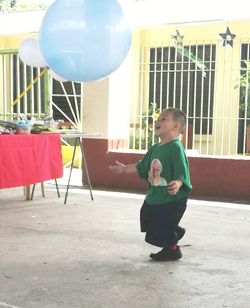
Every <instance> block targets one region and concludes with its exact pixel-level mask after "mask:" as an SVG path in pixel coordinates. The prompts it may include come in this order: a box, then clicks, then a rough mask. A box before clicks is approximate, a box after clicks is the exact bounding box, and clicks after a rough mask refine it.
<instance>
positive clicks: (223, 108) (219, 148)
mask: <svg viewBox="0 0 250 308" xmlns="http://www.w3.org/2000/svg"><path fill="white" fill-rule="evenodd" d="M235 45H236V44H235ZM237 45H240V46H241V50H240V51H239V50H237V49H235V47H233V48H232V47H229V48H228V47H222V46H221V44H220V41H217V40H216V41H209V42H198V41H197V42H193V41H192V42H190V44H188V43H185V45H183V46H182V45H177V46H173V43H172V42H169V44H164V45H163V44H161V43H156V44H154V46H151V45H148V46H137V61H136V65H135V66H134V67H135V68H136V73H137V79H136V82H135V83H136V85H137V92H136V93H135V95H134V96H135V100H134V101H133V102H132V108H131V121H130V122H131V123H130V149H133V150H147V149H148V148H149V147H150V146H151V145H152V144H153V143H155V142H156V141H157V138H156V137H155V133H154V120H155V119H156V117H157V116H158V114H159V112H160V111H161V110H163V109H164V108H168V107H172V106H173V107H177V108H180V109H182V110H183V111H184V112H185V113H186V114H187V123H186V129H185V131H184V133H183V135H182V141H183V143H184V145H185V148H186V149H187V150H190V151H193V152H194V153H197V154H202V155H203V154H204V155H238V154H244V155H245V154H248V153H250V142H249V141H248V138H247V137H248V134H249V128H247V127H248V124H250V121H249V120H250V117H249V116H250V103H249V101H250V90H249V89H250V78H249V77H250V45H249V43H248V42H245V41H242V42H240V44H237ZM239 54H240V57H239ZM239 58H240V60H238V59H239ZM244 81H245V83H244ZM246 81H247V82H246Z"/></svg>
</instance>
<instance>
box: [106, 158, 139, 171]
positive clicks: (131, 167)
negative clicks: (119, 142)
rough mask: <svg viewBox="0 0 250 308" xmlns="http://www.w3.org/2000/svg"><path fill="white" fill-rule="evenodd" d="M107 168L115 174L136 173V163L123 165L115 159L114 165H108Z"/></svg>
mask: <svg viewBox="0 0 250 308" xmlns="http://www.w3.org/2000/svg"><path fill="white" fill-rule="evenodd" d="M109 169H110V170H111V171H112V172H113V173H116V174H122V173H136V171H137V170H136V164H133V165H124V164H122V163H120V162H119V161H118V160H116V165H114V166H109Z"/></svg>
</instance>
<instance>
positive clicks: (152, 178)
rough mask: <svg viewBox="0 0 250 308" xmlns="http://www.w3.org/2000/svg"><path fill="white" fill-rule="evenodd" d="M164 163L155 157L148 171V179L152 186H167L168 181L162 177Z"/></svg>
mask: <svg viewBox="0 0 250 308" xmlns="http://www.w3.org/2000/svg"><path fill="white" fill-rule="evenodd" d="M161 172H162V164H161V162H160V160H159V159H153V160H152V162H151V165H150V169H149V172H148V181H149V183H150V184H151V185H152V186H167V185H168V184H167V181H166V180H165V179H164V178H163V177H161Z"/></svg>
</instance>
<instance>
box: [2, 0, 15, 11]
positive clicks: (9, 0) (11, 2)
mask: <svg viewBox="0 0 250 308" xmlns="http://www.w3.org/2000/svg"><path fill="white" fill-rule="evenodd" d="M16 3H17V1H16V0H0V12H9V11H12V10H13V9H14V8H15V6H16Z"/></svg>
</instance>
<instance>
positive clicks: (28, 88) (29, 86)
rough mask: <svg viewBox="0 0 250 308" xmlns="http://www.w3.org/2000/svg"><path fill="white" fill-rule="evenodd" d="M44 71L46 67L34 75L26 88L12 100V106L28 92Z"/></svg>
mask: <svg viewBox="0 0 250 308" xmlns="http://www.w3.org/2000/svg"><path fill="white" fill-rule="evenodd" d="M45 72H46V68H44V69H43V70H42V71H41V73H40V74H39V75H37V76H36V78H35V79H34V80H33V81H32V82H31V83H30V84H29V85H28V87H27V88H26V89H24V90H23V92H22V93H21V94H20V95H19V96H18V97H17V98H16V99H15V100H14V101H13V103H12V106H15V105H16V104H17V102H18V101H19V100H20V99H21V98H22V97H23V96H24V94H25V93H26V92H28V91H29V90H30V89H31V88H32V86H33V85H34V84H35V83H36V82H37V81H38V79H39V78H41V77H42V76H43V74H44V73H45Z"/></svg>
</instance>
